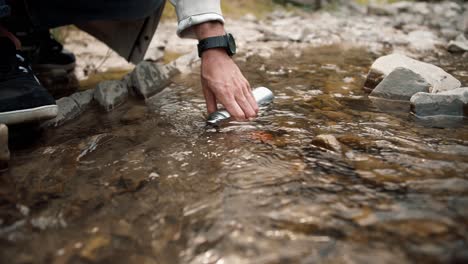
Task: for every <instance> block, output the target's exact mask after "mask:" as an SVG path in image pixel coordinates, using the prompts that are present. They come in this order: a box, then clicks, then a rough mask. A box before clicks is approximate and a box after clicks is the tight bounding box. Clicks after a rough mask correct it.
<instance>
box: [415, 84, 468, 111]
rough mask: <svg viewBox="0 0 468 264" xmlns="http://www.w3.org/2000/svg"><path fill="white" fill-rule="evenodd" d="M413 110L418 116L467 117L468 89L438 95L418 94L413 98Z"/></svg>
mask: <svg viewBox="0 0 468 264" xmlns="http://www.w3.org/2000/svg"><path fill="white" fill-rule="evenodd" d="M411 110H412V111H413V113H414V114H415V115H416V116H420V117H427V116H438V115H446V116H464V115H465V116H467V113H468V87H465V88H458V89H454V90H451V91H446V92H441V93H438V94H430V93H417V94H415V95H413V97H411Z"/></svg>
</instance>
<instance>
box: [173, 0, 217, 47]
mask: <svg viewBox="0 0 468 264" xmlns="http://www.w3.org/2000/svg"><path fill="white" fill-rule="evenodd" d="M170 1H171V3H172V4H173V5H174V6H175V8H176V12H177V18H178V22H179V24H178V27H177V35H179V36H180V37H182V38H194V37H195V34H194V32H193V30H192V29H191V27H192V26H194V25H198V24H201V23H204V22H208V21H220V22H222V23H224V18H223V14H222V12H221V2H220V0H170Z"/></svg>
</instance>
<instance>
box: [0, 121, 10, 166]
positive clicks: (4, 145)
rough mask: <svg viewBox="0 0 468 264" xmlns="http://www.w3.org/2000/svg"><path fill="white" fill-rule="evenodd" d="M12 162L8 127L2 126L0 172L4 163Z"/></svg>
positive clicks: (0, 135)
mask: <svg viewBox="0 0 468 264" xmlns="http://www.w3.org/2000/svg"><path fill="white" fill-rule="evenodd" d="M9 160H10V150H9V149H8V127H7V126H6V125H4V124H0V170H2V167H3V165H2V162H3V163H4V162H7V161H9Z"/></svg>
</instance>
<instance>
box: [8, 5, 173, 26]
mask: <svg viewBox="0 0 468 264" xmlns="http://www.w3.org/2000/svg"><path fill="white" fill-rule="evenodd" d="M0 1H2V0H0ZM164 2H165V0H26V5H27V9H28V12H29V14H30V16H31V20H32V22H33V24H34V26H35V27H38V28H44V29H48V28H53V27H58V26H64V25H69V24H78V23H85V22H90V21H97V20H136V19H141V18H145V17H148V16H150V15H152V14H153V13H154V11H155V10H157V9H158V8H159V7H161V5H162V4H163V3H164Z"/></svg>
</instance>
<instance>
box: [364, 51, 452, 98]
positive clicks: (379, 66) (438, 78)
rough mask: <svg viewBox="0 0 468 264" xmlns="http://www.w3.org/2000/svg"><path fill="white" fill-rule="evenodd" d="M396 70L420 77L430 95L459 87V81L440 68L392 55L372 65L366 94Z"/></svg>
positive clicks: (365, 86)
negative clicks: (412, 73) (428, 85)
mask: <svg viewBox="0 0 468 264" xmlns="http://www.w3.org/2000/svg"><path fill="white" fill-rule="evenodd" d="M396 68H405V69H408V70H411V71H413V72H415V73H417V74H419V75H420V76H422V78H423V79H424V80H425V81H426V82H427V83H429V84H430V85H431V86H430V87H429V92H430V93H439V92H442V91H449V90H452V89H456V88H460V87H461V83H460V81H459V80H457V79H456V78H455V77H453V76H452V75H450V74H449V73H447V72H446V71H444V70H443V69H441V68H440V67H437V66H435V65H432V64H429V63H425V62H421V61H417V60H415V59H412V58H409V57H407V56H405V55H402V54H398V53H394V54H391V55H387V56H383V57H380V58H378V59H377V60H376V61H375V62H374V64H372V66H371V69H370V71H369V73H368V75H367V79H366V82H365V84H364V89H365V90H366V91H368V92H370V91H372V90H373V89H374V88H375V87H376V86H377V85H378V84H379V83H380V82H381V81H382V80H383V79H384V78H385V77H387V76H388V75H389V74H390V73H391V72H393V71H394V70H395V69H396Z"/></svg>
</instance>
